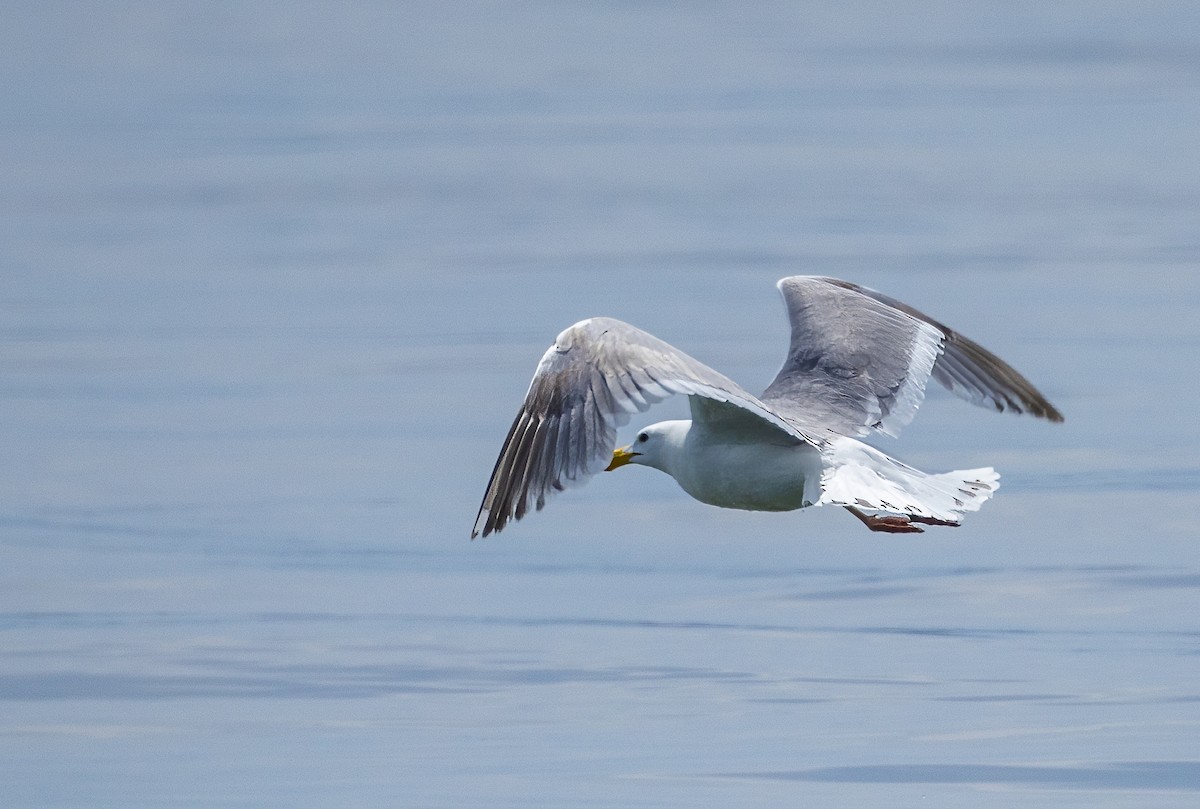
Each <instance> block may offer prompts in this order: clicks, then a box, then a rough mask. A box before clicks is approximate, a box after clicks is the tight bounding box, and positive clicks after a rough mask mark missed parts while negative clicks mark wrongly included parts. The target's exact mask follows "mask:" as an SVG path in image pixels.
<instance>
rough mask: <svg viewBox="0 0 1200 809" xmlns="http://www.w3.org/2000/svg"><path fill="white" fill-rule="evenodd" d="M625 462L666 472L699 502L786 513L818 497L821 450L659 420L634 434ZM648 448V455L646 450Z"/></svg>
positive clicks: (701, 424) (697, 424)
mask: <svg viewBox="0 0 1200 809" xmlns="http://www.w3.org/2000/svg"><path fill="white" fill-rule="evenodd" d="M643 435H645V436H647V440H646V441H645V442H643V443H641V444H635V445H634V448H635V449H636V451H637V452H638V454H637V455H636V456H634V457H633V458H631V459H630V461H629V462H630V463H633V464H641V465H643V466H650V467H653V468H655V469H658V470H660V471H663V472H666V473H667V474H668V475H670V476H671V477H673V478H675V481H676V482H677V483H678V484H679V487H680V488H681V489H683V490H684V491H685V492H687V493H688V494H690V495H691V496H692V497H694V498H695V499H697V500H699V501H700V502H701V503H707V504H708V505H710V506H720V507H721V508H735V509H741V510H743V511H792V510H794V509H798V508H804V507H805V506H811V505H812V504H813V503H815V502H816V501H817V499H819V497H820V480H821V468H822V464H821V453H820V451H819V450H817V449H816V448H815V447H813V446H812V445H811V444H807V443H803V442H799V443H796V442H782V441H779V442H774V443H764V442H761V441H756V440H753V438H751V437H749V436H747V435H745V434H744V433H743V432H741V431H738V430H736V429H733V430H727V429H723V428H722V427H721V426H720V425H716V426H714V425H710V424H708V423H707V422H704V421H696V420H690V421H688V420H684V421H663V422H659V423H658V424H652V425H650V426H649V427H647V428H645V429H644V430H642V431H641V432H640V433H638V438H641V436H643ZM651 448H653V454H651Z"/></svg>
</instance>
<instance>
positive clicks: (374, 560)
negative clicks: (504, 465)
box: [0, 2, 1200, 808]
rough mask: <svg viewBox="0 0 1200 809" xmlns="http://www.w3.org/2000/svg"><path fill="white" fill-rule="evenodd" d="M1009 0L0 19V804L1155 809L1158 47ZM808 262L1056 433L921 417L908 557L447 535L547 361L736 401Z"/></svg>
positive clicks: (1199, 74)
mask: <svg viewBox="0 0 1200 809" xmlns="http://www.w3.org/2000/svg"><path fill="white" fill-rule="evenodd" d="M1042 6H1043V4H1029V5H1026V6H1020V5H1017V6H1014V5H1009V4H1005V5H1003V7H1002V8H1001V7H998V6H996V5H995V4H983V3H980V4H945V5H939V6H926V7H922V10H919V11H912V12H909V13H907V14H906V15H905V16H903V17H899V16H896V14H895V12H894V10H893V9H892V8H891V7H890V6H887V7H885V6H879V5H876V4H865V3H863V4H857V3H850V4H838V5H837V7H836V8H837V10H836V11H834V10H830V9H822V8H816V7H814V8H803V7H800V6H798V5H797V6H795V7H789V6H770V7H765V6H764V7H762V8H749V9H748V8H746V7H745V6H744V4H731V5H728V6H725V5H717V4H703V5H701V6H697V7H694V8H690V9H689V10H687V11H683V10H680V9H676V8H675V7H673V6H669V5H665V6H654V7H651V8H639V7H628V6H626V5H624V4H617V3H598V4H586V5H584V4H547V5H537V4H525V3H517V4H500V5H494V4H485V5H478V6H475V5H454V6H446V5H444V4H428V5H422V4H413V3H408V4H398V5H387V4H362V5H355V6H353V7H351V8H346V7H343V6H342V5H337V4H330V5H328V6H320V5H314V4H308V3H301V4H284V5H268V4H261V5H260V4H256V5H254V6H253V7H245V6H243V5H239V4H224V5H217V4H207V5H204V4H202V5H195V4H177V3H163V2H155V3H129V2H122V3H92V4H88V5H87V6H86V8H85V7H83V6H77V5H73V4H62V5H58V6H51V5H47V4H43V3H10V4H8V5H7V6H6V10H5V24H4V25H3V26H0V71H2V75H3V76H4V77H5V79H4V81H3V82H2V83H0V148H2V149H3V154H4V158H3V160H2V161H0V271H2V273H3V275H2V279H3V281H2V285H0V314H2V317H0V407H2V408H3V409H2V412H3V418H0V447H3V451H4V463H3V464H0V802H3V804H4V805H5V806H22V807H85V806H86V807H130V806H245V807H274V806H278V807H290V808H294V807H307V806H312V807H318V806H320V807H325V806H404V807H410V806H411V807H536V806H545V807H608V806H644V807H689V808H692V807H698V806H714V807H716V806H720V807H728V806H786V805H791V806H822V807H862V806H918V805H919V806H923V807H933V806H936V807H961V806H963V805H971V806H973V807H981V808H982V807H997V808H999V807H1011V806H1014V805H1022V806H1054V807H1060V806H1080V807H1125V806H1165V807H1184V806H1187V807H1191V806H1195V805H1196V802H1197V801H1198V800H1200V617H1198V616H1200V555H1198V554H1200V551H1198V540H1200V530H1198V527H1197V519H1198V518H1197V514H1198V513H1200V464H1198V463H1197V461H1196V458H1197V453H1198V452H1200V426H1198V422H1197V420H1196V419H1195V418H1194V417H1192V415H1191V413H1192V411H1193V410H1194V407H1195V405H1194V403H1195V402H1196V401H1197V399H1198V398H1200V381H1198V380H1200V372H1198V364H1197V363H1198V357H1200V352H1198V350H1197V349H1198V348H1200V316H1198V315H1200V312H1198V311H1197V304H1196V301H1197V299H1198V298H1200V272H1198V271H1197V270H1198V267H1200V227H1198V225H1200V161H1197V160H1196V137H1197V132H1200V56H1198V54H1200V14H1198V13H1197V11H1196V10H1195V6H1194V4H1191V3H1185V2H1178V3H1152V4H1149V5H1147V4H1145V3H1100V4H1096V3H1060V4H1053V8H1052V9H1050V10H1047V9H1045V8H1043V7H1042ZM807 272H812V273H826V274H833V275H839V276H843V277H847V278H851V279H854V280H856V281H859V282H862V283H866V284H869V285H871V286H875V287H877V288H879V289H882V290H884V291H886V292H888V293H890V294H894V295H897V296H899V297H901V298H903V299H904V300H906V301H909V302H911V303H913V304H914V305H917V306H918V307H920V308H922V309H925V310H927V311H928V312H930V313H931V314H933V315H935V316H937V317H939V318H941V319H943V320H946V321H947V322H948V323H949V324H950V325H952V326H954V327H956V328H959V329H960V330H962V331H964V332H966V333H967V334H969V335H971V336H973V337H975V338H977V339H979V340H980V341H982V342H983V343H985V344H986V345H988V346H990V347H992V348H994V349H995V350H997V351H998V352H999V353H1001V354H1002V355H1003V356H1005V357H1006V358H1007V359H1009V360H1011V361H1012V362H1013V363H1014V364H1015V365H1016V366H1018V367H1019V368H1020V369H1022V370H1023V371H1024V372H1026V373H1027V374H1028V375H1029V377H1030V378H1031V379H1033V380H1034V381H1035V382H1037V383H1038V384H1039V385H1040V386H1041V387H1042V388H1043V389H1044V390H1045V391H1046V392H1047V394H1048V395H1049V396H1050V398H1051V399H1052V400H1053V401H1054V402H1055V403H1056V404H1058V405H1059V406H1060V407H1061V408H1062V410H1063V411H1064V412H1065V413H1066V415H1067V423H1066V424H1065V425H1063V426H1061V427H1054V426H1050V425H1045V424H1041V423H1036V422H1033V421H1027V420H1022V419H1017V418H1005V417H997V416H994V415H991V414H989V413H987V412H985V411H982V410H976V409H973V408H971V407H969V406H967V405H965V404H962V403H960V402H958V401H957V400H954V399H952V398H951V397H949V396H947V395H943V394H938V393H934V394H931V396H930V399H929V401H928V402H927V405H926V407H925V408H924V409H923V410H922V413H921V415H920V416H919V417H918V420H917V422H916V423H915V424H914V425H913V426H912V427H911V428H910V429H909V430H908V431H907V432H906V434H905V436H904V438H903V440H902V441H899V442H888V443H887V444H886V445H885V448H886V449H888V450H891V451H894V452H895V453H897V454H898V455H900V456H901V457H904V458H906V459H907V460H909V461H910V462H913V463H915V464H917V465H920V466H923V467H926V468H929V469H931V470H941V469H949V468H966V467H970V466H974V465H982V464H994V465H995V466H997V468H999V469H1000V470H1001V472H1002V473H1003V474H1004V475H1005V477H1004V482H1003V488H1002V490H1001V491H1000V493H999V496H998V497H997V499H996V500H995V501H993V502H991V503H989V504H988V506H987V507H986V508H985V509H984V510H983V511H982V512H980V513H979V514H977V515H973V516H972V517H971V518H970V519H969V520H968V521H967V523H966V525H965V526H964V527H962V528H961V529H958V530H957V531H940V532H939V531H930V532H928V533H926V534H924V535H921V536H918V537H890V536H883V535H873V534H870V533H868V532H866V531H864V530H862V528H861V526H859V525H858V524H857V522H856V521H855V520H853V519H851V518H849V517H848V516H847V515H845V514H844V513H840V512H836V511H822V510H815V511H809V512H803V513H793V514H786V515H763V514H758V515H755V514H741V513H732V512H723V511H719V510H714V509H709V508H707V507H704V506H701V505H699V504H697V503H695V502H693V501H691V500H689V499H687V498H686V497H684V496H683V495H682V494H681V493H680V492H678V491H677V489H676V487H675V484H674V483H673V482H672V481H671V480H669V479H668V478H666V477H665V476H662V475H658V474H657V473H654V472H652V471H650V470H644V469H631V470H623V471H622V472H621V473H619V474H614V475H611V476H610V475H606V476H602V477H601V478H600V479H597V480H596V481H594V482H593V483H592V484H591V485H590V486H588V487H587V488H585V489H582V490H578V491H573V492H571V493H569V494H568V495H565V496H562V497H560V498H559V499H557V500H556V501H554V502H553V504H552V507H550V508H548V509H547V510H546V511H545V512H544V513H542V514H539V515H537V516H536V517H533V518H530V519H527V520H526V521H524V522H522V523H520V524H519V525H516V526H515V527H513V528H512V529H511V530H510V531H506V532H505V533H504V534H503V535H501V536H499V537H492V538H489V539H488V540H486V541H477V542H474V543H471V542H469V541H468V539H467V536H468V532H469V529H470V525H471V522H472V519H473V517H474V514H475V509H476V508H477V507H478V503H479V498H480V497H481V495H482V491H483V486H484V484H485V482H486V479H487V474H488V472H489V471H490V469H491V465H492V462H493V460H494V458H495V453H496V451H497V450H498V448H499V444H500V441H501V439H502V438H503V435H504V431H505V430H506V428H507V426H508V423H509V420H510V419H511V417H512V414H513V412H515V408H516V407H517V404H518V402H519V400H520V397H521V396H522V394H523V393H524V390H525V386H526V384H527V382H528V378H529V375H530V374H531V373H532V370H533V366H534V364H535V363H536V360H537V358H538V356H539V355H540V353H541V351H542V350H543V349H544V347H545V346H546V345H547V344H548V343H549V342H550V340H551V339H552V338H553V336H554V335H555V334H556V333H557V332H558V331H559V330H560V329H561V328H563V327H565V326H566V325H569V324H570V323H572V322H574V321H575V320H578V319H579V318H581V317H584V316H588V315H593V314H608V315H613V316H616V317H621V318H623V319H626V320H629V321H632V322H634V323H636V324H638V325H640V326H642V327H644V328H646V329H648V330H650V331H652V332H654V333H656V334H658V335H660V336H662V337H663V338H665V339H667V340H669V341H671V342H673V343H675V344H676V345H678V346H680V347H681V348H684V349H685V350H688V351H690V352H692V353H694V354H695V355H696V356H698V357H699V358H701V359H703V360H705V361H707V362H709V363H711V364H712V365H714V366H715V367H717V368H719V369H721V370H723V371H726V372H727V373H729V374H730V375H731V376H733V377H734V378H736V379H738V380H739V381H741V382H743V383H744V384H746V385H747V386H748V387H751V388H756V387H761V386H763V385H765V383H766V382H767V381H768V380H769V379H770V378H771V376H772V375H773V373H774V371H775V370H776V369H777V367H778V364H779V362H780V360H781V358H782V351H783V347H784V345H785V340H786V326H785V323H784V320H783V316H782V307H781V305H780V304H779V301H778V300H777V297H776V292H775V290H774V289H773V287H772V284H773V282H774V281H775V279H777V278H778V277H780V276H782V275H787V274H792V273H807ZM681 407H682V403H673V404H672V405H668V406H664V407H662V408H660V410H659V411H658V412H656V413H653V414H650V415H649V416H647V417H646V418H644V419H641V420H638V421H635V426H636V425H637V424H644V423H648V422H650V421H655V420H658V419H659V418H661V417H663V416H664V415H665V414H670V413H672V412H679V409H680V408H681Z"/></svg>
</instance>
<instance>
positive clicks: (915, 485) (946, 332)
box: [471, 276, 1063, 538]
mask: <svg viewBox="0 0 1200 809" xmlns="http://www.w3.org/2000/svg"><path fill="white" fill-rule="evenodd" d="M778 287H779V291H780V292H782V293H783V301H784V304H785V305H786V306H787V313H788V318H789V319H790V320H791V326H792V337H791V345H790V346H789V348H788V353H787V359H786V360H785V361H784V363H783V368H782V369H781V370H780V371H779V374H778V375H777V376H776V377H775V380H774V381H773V382H772V383H771V384H770V385H769V386H768V387H767V389H766V390H765V391H763V393H762V394H761V395H760V396H754V395H753V394H751V393H749V392H748V391H746V390H745V389H743V388H742V387H741V386H739V385H738V384H737V383H736V382H733V381H732V380H730V379H728V378H727V377H725V376H723V375H722V374H720V373H717V372H716V371H714V370H713V369H711V368H709V367H708V366H707V365H704V364H703V363H701V362H699V361H697V360H695V359H693V358H692V357H690V356H688V355H687V354H685V353H683V352H682V351H680V350H679V349H677V348H675V347H673V346H671V345H668V344H667V343H664V342H663V341H662V340H659V339H658V338H657V337H654V336H653V335H651V334H648V333H646V332H644V331H642V330H641V329H639V328H636V327H634V326H631V325H629V324H628V323H623V322H621V321H620V320H613V319H612V318H606V317H594V318H590V319H588V320H583V321H580V322H579V323H576V324H575V325H574V326H571V327H570V328H568V329H566V330H565V331H564V332H563V333H562V334H560V335H558V338H557V339H556V340H555V341H554V345H552V346H550V348H549V349H548V350H547V351H546V353H545V355H544V356H543V357H542V361H541V362H540V363H538V367H537V371H536V372H535V373H534V375H533V381H532V382H531V383H530V384H529V391H528V392H527V393H526V394H525V401H524V403H522V405H521V411H520V412H519V413H518V414H517V417H516V419H515V420H514V421H513V424H512V427H511V428H510V429H509V431H508V437H507V438H505V439H504V447H503V448H502V449H501V450H500V457H499V458H498V459H497V460H496V466H495V469H493V471H492V477H491V480H490V481H488V487H487V492H486V493H485V494H484V497H483V504H482V505H481V506H480V507H479V513H478V514H477V515H476V518H475V527H474V529H473V530H472V532H471V537H472V538H474V537H476V536H479V535H480V534H482V535H483V536H487V535H488V534H490V533H492V532H493V531H500V530H502V529H503V528H504V526H505V525H507V524H508V522H509V521H510V520H519V519H521V518H522V517H524V516H525V515H526V513H528V512H529V511H530V510H531V509H536V510H539V511H540V510H541V509H542V507H543V506H544V505H545V504H546V499H547V498H548V497H549V496H550V495H552V494H554V493H555V492H559V491H562V490H563V489H565V488H567V487H569V486H573V485H579V484H582V483H584V482H586V481H587V480H588V479H589V478H590V477H592V476H593V475H595V474H597V473H598V472H601V471H612V470H614V469H618V468H620V467H622V466H625V465H627V464H628V465H640V466H650V467H653V468H655V469H659V470H661V471H663V472H666V473H667V474H668V475H670V476H671V477H673V478H675V480H676V482H678V483H679V485H680V487H681V488H682V489H683V490H684V491H685V492H687V493H688V494H689V495H691V496H692V497H694V498H695V499H697V500H699V501H700V502H702V503H708V504H710V505H714V506H721V507H723V508H735V509H745V510H749V511H791V510H794V509H799V508H806V507H808V506H823V505H837V506H843V507H844V508H845V509H846V510H847V511H849V512H850V513H851V514H853V515H854V516H855V517H857V518H858V519H859V520H861V521H862V522H863V523H865V524H866V526H867V527H868V528H870V529H871V530H872V531H887V532H891V533H919V532H920V531H921V530H922V528H921V525H922V524H924V525H949V526H956V525H958V524H959V522H960V520H961V518H962V515H963V514H965V513H967V512H970V511H977V510H978V509H979V507H980V506H981V505H983V502H984V501H985V500H987V499H988V498H989V497H991V496H992V494H993V493H994V492H995V490H996V489H997V488H998V486H999V483H998V481H999V479H1000V476H999V475H998V474H996V472H995V470H993V469H992V468H990V467H986V468H982V469H969V470H960V471H956V472H945V473H942V474H927V473H925V472H922V471H920V470H918V469H914V468H913V467H911V466H908V465H906V464H903V463H901V462H900V461H897V460H896V459H894V458H891V457H889V456H888V455H886V454H884V453H883V452H880V451H879V450H877V449H875V448H874V447H871V446H869V445H867V444H865V443H863V442H862V441H860V440H859V439H860V438H862V437H864V436H869V435H870V434H872V433H875V432H879V433H883V434H885V435H890V436H895V435H897V434H899V432H900V429H901V428H902V427H903V426H904V425H906V424H907V423H908V422H910V421H911V420H912V418H913V416H914V415H915V414H916V412H917V408H918V407H920V406H921V401H922V399H923V398H924V396H925V383H926V382H927V381H928V380H929V377H930V376H931V375H932V376H933V378H934V379H936V380H937V381H938V382H939V383H941V384H942V385H944V386H945V387H947V388H949V389H950V390H951V391H953V392H954V393H956V394H958V395H959V396H961V397H962V398H964V399H966V400H968V401H970V402H973V403H974V404H977V405H981V406H984V407H990V408H993V409H995V410H998V411H1010V412H1013V413H1028V414H1030V415H1032V416H1035V417H1037V418H1043V419H1047V420H1049V421H1054V422H1060V421H1062V420H1063V417H1062V414H1060V413H1059V412H1058V410H1056V409H1055V408H1054V405H1052V404H1050V402H1048V401H1047V400H1046V397H1044V396H1043V395H1042V394H1041V393H1039V392H1038V391H1037V389H1035V388H1034V387H1033V385H1031V384H1030V383H1029V382H1028V381H1027V380H1026V379H1025V377H1023V376H1021V374H1019V373H1017V372H1016V371H1015V370H1014V369H1013V368H1012V366H1010V365H1009V364H1008V363H1006V362H1004V360H1002V359H1000V358H999V357H997V356H996V355H995V354H993V353H992V352H990V351H988V350H987V349H986V348H984V347H983V346H981V345H979V344H978V343H976V342H973V341H972V340H968V339H967V338H966V337H963V336H962V335H961V334H958V333H957V332H954V331H951V330H950V329H948V328H946V327H945V326H943V325H942V324H941V323H938V322H937V321H936V320H933V319H932V318H930V317H927V316H926V315H924V314H922V313H920V312H918V311H917V310H916V309H913V308H912V307H911V306H908V305H906V304H903V303H901V302H900V301H897V300H895V299H893V298H889V297H888V296H886V295H883V294H881V293H879V292H876V291H875V290H872V289H867V288H865V287H860V286H858V285H856V284H852V283H850V282H848V281H841V280H838V279H836V278H820V277H814V276H795V277H792V278H784V279H783V280H782V281H780V282H779V284H778ZM677 393H681V394H684V395H686V396H687V397H688V401H689V404H690V406H691V415H692V418H691V419H690V420H682V421H663V422H659V423H658V424H652V425H650V426H649V427H646V428H644V429H642V430H641V431H640V432H639V433H638V434H637V438H636V439H635V440H634V442H633V443H632V444H630V445H629V446H627V447H622V448H620V449H614V447H616V441H617V428H618V427H620V426H622V425H624V424H626V423H627V422H628V421H629V417H630V416H631V415H633V414H634V413H642V412H644V411H646V410H647V409H649V407H650V406H651V405H653V404H655V403H657V402H659V401H662V400H663V399H665V398H667V397H668V396H671V395H672V394H677Z"/></svg>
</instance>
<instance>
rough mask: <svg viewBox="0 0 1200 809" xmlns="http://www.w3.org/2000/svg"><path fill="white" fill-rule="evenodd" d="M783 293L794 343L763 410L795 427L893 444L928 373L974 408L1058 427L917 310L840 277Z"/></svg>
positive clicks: (802, 282)
mask: <svg viewBox="0 0 1200 809" xmlns="http://www.w3.org/2000/svg"><path fill="white" fill-rule="evenodd" d="M779 290H780V292H782V293H783V300H784V303H785V305H786V306H787V310H788V317H789V319H790V320H791V324H792V339H791V345H790V347H789V349H788V356H787V360H786V361H785V362H784V364H783V368H782V369H781V370H780V371H779V374H778V375H777V376H776V377H775V380H774V381H773V382H772V383H771V384H770V386H768V387H767V389H766V391H765V392H764V393H763V395H762V401H763V403H764V404H766V405H767V406H768V407H770V408H771V409H772V410H774V411H776V412H778V413H780V414H781V415H783V416H785V417H787V418H788V419H789V420H791V421H793V422H795V423H798V424H800V425H803V426H806V427H808V428H810V429H824V430H828V431H831V432H834V433H838V434H840V435H847V436H861V435H866V434H867V433H869V432H870V431H872V430H877V431H879V432H882V433H885V434H887V435H893V436H894V435H897V434H899V432H900V430H901V428H903V427H904V425H906V424H908V423H909V422H910V421H912V418H913V416H914V415H915V414H916V412H917V408H918V407H920V406H921V402H922V400H923V399H924V397H925V383H926V382H927V381H928V380H929V377H930V375H931V374H932V376H933V378H934V379H936V380H937V381H938V382H939V383H941V384H942V385H944V386H945V387H947V388H949V389H950V390H951V391H953V392H954V393H955V394H957V395H959V396H961V397H962V398H964V399H967V400H968V401H970V402H973V403H975V404H978V405H983V406H991V407H994V408H995V409H996V410H999V411H1006V410H1007V411H1012V412H1014V413H1029V414H1031V415H1034V416H1037V417H1039V418H1045V419H1049V420H1050V421H1062V415H1061V414H1060V413H1059V412H1058V410H1056V409H1055V408H1054V405H1052V404H1050V402H1049V401H1047V400H1046V397H1044V396H1043V395H1042V394H1041V393H1039V392H1038V390H1037V389H1036V388H1034V387H1033V385H1031V384H1030V383H1029V381H1028V380H1026V379H1025V377H1023V376H1021V374H1019V373H1017V371H1015V370H1014V369H1013V368H1012V366H1010V365H1009V364H1008V363H1006V362H1004V360H1002V359H1000V358H999V357H997V356H996V355H995V354H993V353H991V352H990V351H988V350H987V349H986V348H984V347H983V346H981V345H979V344H978V343H976V342H974V341H972V340H968V339H967V338H966V337H963V336H962V335H960V334H958V333H956V332H954V331H952V330H950V329H948V328H946V327H945V326H943V325H942V324H941V323H939V322H937V321H936V320H933V319H932V318H929V317H927V316H926V315H924V314H922V313H921V312H919V311H917V310H916V309H913V308H912V307H911V306H908V305H906V304H903V303H901V302H900V301H897V300H895V299H893V298H889V297H888V296H886V295H882V294H880V293H878V292H876V291H874V290H872V289H867V288H865V287H860V286H858V285H856V284H851V283H849V282H847V281H840V280H838V279H835V278H820V277H810V276H795V277H792V278H784V279H783V280H781V281H780V282H779Z"/></svg>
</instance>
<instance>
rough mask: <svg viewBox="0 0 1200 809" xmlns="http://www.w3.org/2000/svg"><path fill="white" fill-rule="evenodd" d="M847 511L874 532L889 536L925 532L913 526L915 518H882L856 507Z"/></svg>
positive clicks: (847, 508)
mask: <svg viewBox="0 0 1200 809" xmlns="http://www.w3.org/2000/svg"><path fill="white" fill-rule="evenodd" d="M846 511H849V512H850V513H851V514H853V515H854V516H855V517H858V518H859V519H860V520H862V523H863V525H865V526H867V527H868V528H870V529H871V530H872V531H883V532H885V533H888V534H920V533H923V532H924V531H925V529H924V528H922V527H921V526H919V525H913V518H909V517H901V516H898V515H897V516H893V515H888V516H886V517H880V516H879V515H877V514H867V513H866V512H865V511H860V510H859V509H857V508H855V507H854V506H846Z"/></svg>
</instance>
